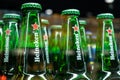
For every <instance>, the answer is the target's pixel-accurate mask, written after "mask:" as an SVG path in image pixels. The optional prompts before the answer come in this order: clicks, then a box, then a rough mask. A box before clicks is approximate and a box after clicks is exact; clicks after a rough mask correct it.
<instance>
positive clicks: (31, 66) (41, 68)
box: [19, 3, 45, 79]
mask: <svg viewBox="0 0 120 80" xmlns="http://www.w3.org/2000/svg"><path fill="white" fill-rule="evenodd" d="M21 9H22V17H23V18H22V25H21V30H20V42H21V43H20V44H19V48H20V50H21V51H20V52H19V53H20V54H21V56H23V55H24V61H21V62H23V65H24V66H23V73H24V74H25V75H29V77H28V78H31V76H32V75H43V74H44V73H45V61H44V49H43V40H42V33H41V21H40V11H41V10H42V8H41V5H40V4H39V3H24V4H22V6H21ZM28 78H27V79H28ZM43 78H44V77H43Z"/></svg>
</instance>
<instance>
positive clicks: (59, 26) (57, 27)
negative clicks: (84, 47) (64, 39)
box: [51, 25, 62, 29]
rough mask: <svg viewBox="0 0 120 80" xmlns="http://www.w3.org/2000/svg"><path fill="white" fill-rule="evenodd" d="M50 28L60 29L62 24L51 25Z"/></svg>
mask: <svg viewBox="0 0 120 80" xmlns="http://www.w3.org/2000/svg"><path fill="white" fill-rule="evenodd" d="M51 29H62V25H51Z"/></svg>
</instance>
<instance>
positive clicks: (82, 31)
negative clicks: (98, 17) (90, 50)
mask: <svg viewBox="0 0 120 80" xmlns="http://www.w3.org/2000/svg"><path fill="white" fill-rule="evenodd" d="M79 24H80V35H81V47H82V49H83V53H84V54H85V53H86V52H87V40H86V32H85V26H86V25H87V22H86V21H85V20H79Z"/></svg>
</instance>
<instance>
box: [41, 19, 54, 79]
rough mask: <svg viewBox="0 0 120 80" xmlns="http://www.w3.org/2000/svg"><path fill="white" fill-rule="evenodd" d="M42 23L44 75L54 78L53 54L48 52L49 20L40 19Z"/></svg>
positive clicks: (49, 41)
mask: <svg viewBox="0 0 120 80" xmlns="http://www.w3.org/2000/svg"><path fill="white" fill-rule="evenodd" d="M41 24H42V36H43V41H44V49H45V63H46V73H45V77H46V78H47V80H54V73H53V72H54V66H53V58H54V56H53V55H52V53H50V45H49V44H50V43H51V40H49V26H48V25H49V21H48V20H47V19H43V18H42V19H41Z"/></svg>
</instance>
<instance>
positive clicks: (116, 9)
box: [0, 0, 120, 18]
mask: <svg viewBox="0 0 120 80" xmlns="http://www.w3.org/2000/svg"><path fill="white" fill-rule="evenodd" d="M26 2H38V3H40V4H41V5H42V8H43V10H42V12H43V13H44V12H45V10H46V9H52V10H53V13H61V11H62V10H64V9H68V8H76V9H79V10H80V12H81V15H80V16H81V17H88V16H91V15H92V16H96V15H97V14H99V13H103V12H111V13H113V14H114V16H115V17H118V18H119V17H120V0H115V1H114V2H113V3H112V4H107V3H105V0H0V10H17V11H20V7H21V4H23V3H26Z"/></svg>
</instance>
